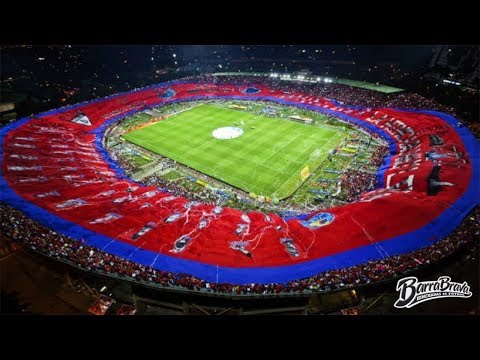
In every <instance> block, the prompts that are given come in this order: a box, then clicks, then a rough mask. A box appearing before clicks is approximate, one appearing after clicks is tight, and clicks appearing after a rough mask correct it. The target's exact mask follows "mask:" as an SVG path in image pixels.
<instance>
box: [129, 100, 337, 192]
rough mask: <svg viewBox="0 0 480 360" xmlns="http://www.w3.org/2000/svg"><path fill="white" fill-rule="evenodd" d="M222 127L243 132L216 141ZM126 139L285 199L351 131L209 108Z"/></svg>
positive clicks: (247, 188) (232, 182)
mask: <svg viewBox="0 0 480 360" xmlns="http://www.w3.org/2000/svg"><path fill="white" fill-rule="evenodd" d="M221 127H236V128H240V129H242V130H243V134H242V135H241V136H239V137H236V138H233V139H217V138H215V137H213V136H212V132H213V131H214V130H216V129H218V128H221ZM123 137H124V138H125V140H127V141H129V142H131V143H133V144H136V145H138V146H141V147H143V148H145V149H147V150H150V151H152V152H155V153H157V154H160V155H162V156H165V157H168V158H170V159H173V160H176V161H177V162H179V163H181V164H184V165H186V166H188V167H190V168H193V169H195V170H197V171H199V172H202V173H204V174H206V175H209V176H211V177H213V178H216V179H218V180H221V181H223V182H225V183H228V184H230V185H233V186H235V187H237V188H240V189H242V190H244V191H246V192H249V193H250V192H253V193H255V194H257V195H261V196H268V197H272V198H278V199H284V198H286V197H288V196H290V195H291V194H292V193H293V192H295V190H296V189H297V188H298V187H299V186H300V185H301V184H302V182H303V181H304V180H305V175H306V174H307V175H308V172H307V171H306V170H305V169H306V166H308V171H309V172H310V173H311V172H313V171H314V170H315V169H316V168H317V167H318V166H319V165H320V164H321V163H322V162H323V161H324V160H325V158H326V157H327V155H328V151H330V150H331V149H333V148H334V147H336V146H338V144H340V142H341V141H342V139H344V138H345V137H346V133H345V132H344V131H343V130H342V129H341V128H338V131H336V130H335V129H332V128H326V127H317V126H312V125H304V124H302V123H298V122H294V121H291V120H287V119H281V118H275V117H271V116H263V115H256V114H254V113H251V112H248V111H239V110H232V109H229V108H227V107H226V106H222V105H216V104H204V105H200V106H197V107H195V108H192V109H189V110H186V111H183V112H181V113H178V114H175V115H173V116H170V117H169V118H167V119H165V120H162V121H159V122H157V123H155V124H152V125H149V126H146V127H144V128H141V129H137V130H134V131H131V132H129V133H127V134H125V135H124V136H123ZM302 170H303V178H302V174H301V173H302Z"/></svg>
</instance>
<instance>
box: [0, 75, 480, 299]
mask: <svg viewBox="0 0 480 360" xmlns="http://www.w3.org/2000/svg"><path fill="white" fill-rule="evenodd" d="M0 144H1V152H0V159H1V176H0V192H1V197H0V201H1V212H2V221H1V226H2V232H3V233H4V234H9V235H10V237H11V238H10V240H9V241H14V242H15V243H18V245H19V246H22V247H25V248H26V249H28V251H33V252H35V253H38V254H42V255H45V256H47V257H48V258H53V259H55V260H57V261H60V262H62V263H64V264H68V266H72V267H76V268H79V269H81V270H82V271H86V272H89V273H95V274H98V275H100V276H105V277H108V278H113V279H116V280H119V281H128V282H130V283H135V284H137V285H141V286H146V287H148V288H150V289H156V290H158V291H166V292H168V291H170V292H171V291H174V292H176V293H185V294H189V296H197V295H198V296H208V297H212V298H222V299H225V298H229V299H231V298H239V299H241V298H242V297H243V298H247V297H248V298H255V297H258V298H261V299H268V298H277V297H280V296H284V297H290V298H294V297H297V296H298V297H305V296H309V295H312V294H319V293H320V294H322V293H325V294H328V293H332V292H335V291H338V290H348V293H349V294H352V291H353V293H355V289H357V288H358V287H361V286H365V285H371V284H375V283H382V282H384V281H389V280H392V279H398V278H401V277H403V276H404V275H405V274H409V273H411V272H412V271H415V270H416V269H418V268H423V267H425V266H427V265H429V264H434V263H437V262H440V261H443V259H445V258H448V257H449V256H451V255H452V254H454V253H457V252H458V251H459V250H460V249H465V248H469V247H471V246H472V244H474V243H475V241H476V239H477V236H478V215H479V214H478V207H477V206H478V203H479V200H480V188H479V186H478V184H479V183H480V173H479V171H478V170H479V169H480V147H479V143H478V140H477V139H476V138H475V136H474V135H473V134H472V131H471V129H470V128H469V126H467V125H466V124H465V123H464V122H463V121H461V120H460V119H459V118H458V117H457V116H455V114H452V112H451V111H449V109H447V108H446V107H442V106H441V105H438V104H437V103H433V102H429V101H427V100H426V99H424V98H422V97H419V96H418V95H415V94H410V93H406V92H405V91H404V89H401V88H396V87H391V86H386V85H378V84H368V83H363V82H355V81H352V80H345V79H339V78H334V77H327V76H313V75H308V74H307V75H305V74H300V73H298V74H279V73H274V72H270V73H261V72H259V73H243V72H242V73H240V72H238V73H228V72H223V73H209V74H199V75H195V76H188V77H183V78H178V79H173V80H170V81H165V82H161V83H157V84H154V85H149V86H146V87H141V88H136V89H131V90H129V91H125V92H121V93H117V94H111V95H110V96H107V97H102V98H98V99H95V100H89V101H85V102H80V103H76V104H73V105H68V106H63V107H60V108H57V109H53V110H49V111H44V112H40V113H38V114H34V115H32V116H28V117H24V118H22V119H20V120H15V121H12V122H9V123H8V124H6V125H5V126H3V127H1V128H0ZM25 234H28V236H25Z"/></svg>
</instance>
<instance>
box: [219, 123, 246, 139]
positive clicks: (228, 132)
mask: <svg viewBox="0 0 480 360" xmlns="http://www.w3.org/2000/svg"><path fill="white" fill-rule="evenodd" d="M242 135H243V129H241V128H239V127H234V126H226V127H221V128H217V129H215V130H213V131H212V136H213V137H214V138H216V139H220V140H230V139H235V138H237V137H239V136H242Z"/></svg>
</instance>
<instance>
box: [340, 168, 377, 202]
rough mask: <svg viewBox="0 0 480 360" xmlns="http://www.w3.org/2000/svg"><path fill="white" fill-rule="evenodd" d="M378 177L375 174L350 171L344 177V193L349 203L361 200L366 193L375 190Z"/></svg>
mask: <svg viewBox="0 0 480 360" xmlns="http://www.w3.org/2000/svg"><path fill="white" fill-rule="evenodd" d="M376 181H377V177H376V176H375V174H374V173H369V172H365V171H359V170H352V169H349V170H347V172H346V173H345V174H344V175H343V177H342V192H343V194H344V196H345V200H346V201H347V202H352V201H355V200H357V199H358V198H360V195H362V194H363V193H364V192H366V191H367V190H369V189H373V188H374V187H375V185H376Z"/></svg>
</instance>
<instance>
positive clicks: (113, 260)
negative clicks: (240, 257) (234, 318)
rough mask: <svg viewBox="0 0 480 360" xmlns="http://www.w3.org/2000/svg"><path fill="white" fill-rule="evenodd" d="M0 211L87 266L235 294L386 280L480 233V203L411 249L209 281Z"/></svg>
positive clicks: (9, 228)
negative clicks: (294, 271)
mask: <svg viewBox="0 0 480 360" xmlns="http://www.w3.org/2000/svg"><path fill="white" fill-rule="evenodd" d="M0 215H1V218H0V230H1V232H2V233H3V234H5V236H6V238H7V239H8V240H9V241H12V242H16V243H18V244H21V245H24V246H25V247H26V248H29V249H31V250H34V251H36V252H40V253H42V254H44V255H47V256H49V257H51V258H54V259H58V260H61V261H63V262H67V263H70V264H72V265H75V266H77V267H80V268H82V269H84V270H87V271H93V272H100V273H107V274H111V275H115V276H117V277H120V278H123V279H126V280H134V281H138V282H141V283H144V284H149V285H159V286H162V287H173V288H177V289H184V290H187V289H188V290H195V291H203V292H213V293H224V294H232V295H235V294H237V295H241V294H263V295H266V294H280V293H303V292H309V291H330V290H335V289H342V288H348V287H351V286H356V285H361V284H368V283H371V282H375V281H381V280H387V279H391V278H393V277H396V276H400V275H402V274H403V273H405V272H407V271H409V270H413V269H415V268H417V267H419V266H421V265H426V264H433V263H436V262H438V261H440V260H442V259H444V258H445V257H447V256H449V255H451V254H452V253H454V252H455V251H456V250H458V249H459V248H462V247H464V246H466V245H468V244H472V243H475V242H476V241H478V239H479V237H480V207H476V208H475V209H474V210H473V211H472V212H471V213H470V214H469V215H468V216H467V217H466V218H465V219H464V220H463V222H462V223H461V224H460V226H458V228H457V229H456V230H455V231H454V232H453V233H452V234H450V235H449V236H447V237H446V238H444V239H442V240H440V241H438V242H436V243H435V244H433V245H431V246H428V247H425V248H422V249H420V250H417V251H414V252H412V253H409V254H404V255H394V256H390V257H386V258H385V259H383V260H379V261H369V262H366V263H364V264H361V265H356V266H352V267H349V268H344V269H338V270H330V271H327V272H323V273H320V274H318V275H315V276H312V277H310V278H306V279H299V280H295V281H290V282H288V283H285V284H280V283H272V284H248V285H233V284H226V283H210V282H207V281H205V280H202V279H199V278H196V277H194V276H191V275H187V274H177V273H172V272H168V271H159V270H155V269H153V268H151V267H148V266H144V265H140V264H138V263H135V262H131V261H128V260H125V259H123V258H120V257H118V256H115V255H111V254H108V253H106V252H103V251H101V250H98V249H97V248H94V247H91V246H89V245H87V244H86V243H85V242H84V241H83V240H80V241H77V240H74V239H72V238H69V237H67V236H64V235H61V234H59V233H57V232H55V231H53V230H51V229H49V228H47V227H45V226H42V225H41V224H39V223H37V222H35V221H33V220H31V219H30V218H28V217H26V216H25V215H24V214H23V213H22V212H20V211H18V210H16V209H14V208H12V207H10V206H8V205H6V204H4V203H0Z"/></svg>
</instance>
